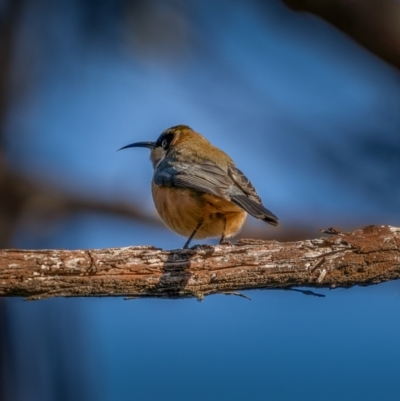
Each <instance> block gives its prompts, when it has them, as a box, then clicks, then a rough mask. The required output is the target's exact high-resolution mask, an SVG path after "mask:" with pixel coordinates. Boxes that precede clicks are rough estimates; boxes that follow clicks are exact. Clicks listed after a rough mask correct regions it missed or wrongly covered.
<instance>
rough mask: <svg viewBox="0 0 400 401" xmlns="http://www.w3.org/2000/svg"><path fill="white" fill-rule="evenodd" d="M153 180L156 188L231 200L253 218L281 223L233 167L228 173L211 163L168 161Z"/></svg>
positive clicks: (243, 176)
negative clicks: (187, 191) (157, 186)
mask: <svg viewBox="0 0 400 401" xmlns="http://www.w3.org/2000/svg"><path fill="white" fill-rule="evenodd" d="M153 179H154V183H155V184H156V185H161V186H166V187H180V188H190V189H193V190H196V191H199V192H205V193H208V194H211V195H215V196H218V197H221V198H224V199H227V200H230V201H232V202H233V203H235V204H236V205H238V206H240V207H241V208H242V209H244V210H245V211H246V212H248V213H250V214H251V215H252V216H254V217H256V218H258V219H262V220H264V221H266V222H267V223H269V224H273V225H277V224H278V218H277V217H276V216H275V215H274V214H273V213H272V212H271V211H270V210H268V209H267V208H265V207H264V205H263V204H262V203H261V199H260V197H259V196H258V194H257V192H256V190H255V188H254V186H253V184H252V183H251V182H250V181H249V180H248V178H247V177H246V176H245V175H244V174H243V173H242V172H241V171H240V170H239V169H237V168H236V167H235V166H233V165H229V167H228V172H225V171H224V170H223V169H221V168H220V167H218V166H217V165H216V164H215V163H213V162H211V161H205V162H202V163H183V162H179V161H171V160H167V161H163V162H162V163H161V164H160V166H159V167H158V168H157V169H156V171H155V172H154V177H153Z"/></svg>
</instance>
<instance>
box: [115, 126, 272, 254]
mask: <svg viewBox="0 0 400 401" xmlns="http://www.w3.org/2000/svg"><path fill="white" fill-rule="evenodd" d="M134 147H143V148H149V149H151V153H150V160H151V162H152V163H153V168H154V175H153V180H152V183H151V189H152V194H153V200H154V204H155V206H156V209H157V211H158V213H159V215H160V216H161V218H162V219H163V221H164V223H165V224H166V225H167V226H168V227H169V228H170V229H171V230H172V231H175V232H177V233H178V234H180V235H183V236H185V237H188V240H187V241H186V243H185V245H184V247H183V248H188V246H189V244H190V241H191V240H192V239H193V238H198V239H203V238H208V237H219V236H220V237H221V239H220V244H223V243H224V242H225V239H226V238H228V237H231V236H233V235H235V234H236V233H237V232H238V231H239V230H240V229H241V227H242V225H243V223H244V221H245V219H246V216H247V213H249V214H251V215H252V216H254V217H255V218H257V219H261V220H264V221H265V222H267V223H269V224H272V225H273V226H276V225H278V218H277V217H276V216H275V215H274V214H273V213H272V212H271V211H270V210H268V209H267V208H265V207H264V206H263V204H262V203H261V199H260V197H259V196H258V194H257V192H256V190H255V188H254V187H253V185H252V184H251V182H250V181H249V180H248V179H247V177H246V176H245V175H244V174H243V173H242V172H241V171H240V170H239V169H238V168H237V167H236V166H235V163H234V162H233V160H232V159H231V158H230V157H229V156H228V155H227V154H226V153H224V152H223V151H222V150H220V149H218V148H216V147H215V146H213V145H212V144H211V143H210V142H209V141H208V140H207V139H206V138H204V137H203V136H202V135H200V134H198V133H197V132H195V131H193V130H192V129H191V128H190V127H188V126H187V125H177V126H175V127H171V128H168V129H166V130H165V131H164V132H163V133H162V134H161V135H160V136H159V138H158V139H157V141H156V142H136V143H132V144H130V145H127V146H124V147H123V148H121V149H119V150H122V149H127V148H134ZM246 212H247V213H246Z"/></svg>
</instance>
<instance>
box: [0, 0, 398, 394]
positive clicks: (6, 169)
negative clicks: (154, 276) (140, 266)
mask: <svg viewBox="0 0 400 401" xmlns="http://www.w3.org/2000/svg"><path fill="white" fill-rule="evenodd" d="M399 19H400V3H399V1H398V0H380V1H378V0H363V1H361V0H355V1H352V2H346V1H344V0H331V1H330V2H320V1H318V0H307V1H306V0H285V1H279V0H270V1H262V0H251V1H247V2H243V1H238V0H230V1H227V0H214V1H203V2H200V1H194V0H189V1H183V0H163V1H161V0H148V1H142V0H97V1H93V0H59V1H57V2H53V1H50V0H30V1H27V0H8V1H7V0H0V29H1V30H0V32H1V36H0V246H1V247H3V248H6V247H16V248H28V249H35V248H36V249H40V248H65V249H75V248H101V247H114V246H127V245H154V246H156V247H162V248H164V249H174V248H179V247H181V246H182V245H183V243H184V242H185V239H184V238H182V237H179V236H178V235H176V234H174V233H172V232H170V231H168V230H167V229H166V228H164V226H163V225H162V223H161V222H160V220H159V218H158V217H157V215H156V212H155V209H154V206H153V202H152V199H151V192H150V181H151V177H152V168H151V165H150V162H149V160H148V159H149V154H148V151H146V150H144V149H130V150H126V151H124V152H116V150H117V149H119V148H120V147H122V146H124V145H126V144H128V143H131V142H134V141H140V140H155V139H156V138H157V137H158V135H159V134H160V133H161V132H162V131H163V130H164V129H166V128H168V127H170V126H173V125H177V124H187V125H190V126H191V127H192V128H194V129H195V130H196V131H198V132H200V133H202V134H203V135H205V136H206V137H207V138H208V139H209V140H211V142H212V143H213V144H215V145H217V146H218V147H220V148H222V149H223V150H224V151H226V152H227V153H229V154H230V156H231V157H232V158H233V159H234V160H235V162H236V164H237V165H238V167H239V168H240V169H241V170H243V171H244V172H245V173H246V175H247V176H248V177H249V178H250V179H251V181H252V182H253V184H254V185H255V187H256V188H257V190H258V192H259V194H260V196H261V198H262V199H263V200H264V204H265V205H266V206H267V207H268V208H269V209H271V210H272V211H273V212H274V213H275V214H276V215H277V216H278V217H279V219H280V221H281V226H280V227H278V228H271V227H269V226H266V225H265V224H264V223H263V222H259V221H255V220H254V219H248V222H247V223H246V226H245V228H244V230H243V232H242V233H241V234H240V235H239V237H255V238H264V239H272V238H275V239H278V240H283V241H289V240H298V239H304V238H312V237H317V236H319V233H318V229H319V228H327V227H329V226H334V227H337V228H340V229H342V230H352V229H355V228H359V227H361V226H365V225H368V224H391V225H394V226H396V225H397V226H398V225H399V224H400V215H399V201H400V185H399V184H400V182H399V181H400V178H399V177H400V73H399V69H400V24H399V23H398V21H399ZM207 242H208V243H215V241H214V240H210V241H207ZM398 292H399V285H398V282H392V283H387V284H384V285H379V286H375V287H368V288H354V289H351V290H343V289H337V290H335V291H328V290H322V291H321V294H323V295H325V297H311V296H304V295H302V294H301V293H298V292H290V291H249V292H246V294H247V295H248V296H250V298H251V299H252V300H251V301H247V300H245V299H243V298H238V297H227V296H223V295H218V296H212V297H207V298H206V299H205V300H204V301H203V302H202V303H199V302H197V301H195V300H174V301H166V300H148V299H147V300H135V301H124V300H122V299H111V298H110V299H51V300H46V301H38V302H24V301H23V300H22V299H18V298H14V299H11V298H9V299H1V300H0V324H1V326H0V397H1V399H2V400H6V401H9V400H13V401H14V400H15V401H20V400H21V401H22V400H23V401H25V400H29V401H30V400H41V401H47V400H65V401H68V400H85V401H86V400H96V401H102V400H132V399H134V400H169V399H174V400H188V399H189V400H204V399H216V400H225V399H229V400H243V399H250V400H265V399H270V400H285V399H307V400H309V401H310V400H311V401H312V400H317V399H318V400H320V399H323V400H337V399H341V400H354V399H363V400H376V399H379V400H381V401H382V400H398V397H399V394H400V349H399V347H398V338H399V335H400V319H399V313H398V312H399V297H398Z"/></svg>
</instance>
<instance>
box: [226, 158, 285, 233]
mask: <svg viewBox="0 0 400 401" xmlns="http://www.w3.org/2000/svg"><path fill="white" fill-rule="evenodd" d="M228 174H229V176H230V177H231V178H232V180H233V182H234V183H235V185H234V186H233V187H232V188H233V190H232V191H231V192H232V193H231V200H232V202H234V203H236V204H237V205H239V206H240V207H242V208H243V209H244V210H246V212H248V213H250V214H251V215H252V216H254V217H256V218H257V219H261V220H264V221H265V222H267V223H269V224H272V225H274V226H276V225H278V218H277V217H276V216H275V215H274V214H273V213H272V212H271V211H270V210H268V209H267V208H266V207H265V206H264V205H263V204H262V202H261V198H260V197H259V196H258V194H257V191H256V189H255V188H254V186H253V184H252V183H251V182H250V181H249V179H248V178H247V177H246V176H245V175H244V174H243V173H242V172H241V171H240V170H239V169H238V168H237V167H236V166H234V165H229V168H228ZM238 189H239V191H238Z"/></svg>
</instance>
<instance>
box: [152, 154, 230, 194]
mask: <svg viewBox="0 0 400 401" xmlns="http://www.w3.org/2000/svg"><path fill="white" fill-rule="evenodd" d="M154 183H155V184H156V185H162V186H166V187H181V188H191V189H194V190H196V191H200V192H205V193H208V194H211V195H215V196H219V197H222V198H225V199H229V196H228V188H229V187H230V186H231V185H232V184H233V181H232V179H231V178H230V177H229V176H228V174H227V173H226V172H225V171H223V170H222V169H221V168H220V167H218V166H217V165H216V164H215V163H213V162H209V161H205V162H203V163H183V162H179V161H166V162H163V163H162V164H160V166H159V168H158V169H157V170H156V171H155V173H154Z"/></svg>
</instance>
